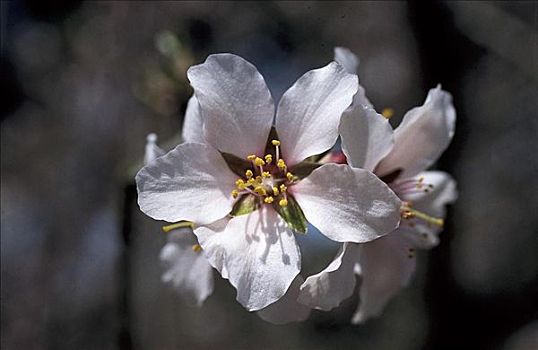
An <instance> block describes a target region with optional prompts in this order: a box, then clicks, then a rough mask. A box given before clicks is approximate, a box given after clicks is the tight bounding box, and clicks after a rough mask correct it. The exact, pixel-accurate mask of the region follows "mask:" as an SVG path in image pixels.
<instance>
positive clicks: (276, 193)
mask: <svg viewBox="0 0 538 350" xmlns="http://www.w3.org/2000/svg"><path fill="white" fill-rule="evenodd" d="M278 193H279V192H278V187H276V186H273V195H274V196H278Z"/></svg>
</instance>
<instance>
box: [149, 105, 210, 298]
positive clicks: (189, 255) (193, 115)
mask: <svg viewBox="0 0 538 350" xmlns="http://www.w3.org/2000/svg"><path fill="white" fill-rule="evenodd" d="M193 101H194V102H196V99H195V98H194V97H193V98H191V100H190V101H189V104H188V105H187V111H186V113H185V121H184V123H183V125H184V126H183V132H182V138H183V140H191V139H196V138H197V137H199V135H200V131H199V130H200V129H199V128H196V127H195V125H196V122H197V119H199V118H198V116H197V109H198V107H197V103H196V104H195V103H192V102H193ZM164 153H165V151H164V150H162V149H161V148H160V147H159V146H157V135H155V134H149V135H148V136H147V143H146V152H145V156H144V163H145V164H148V163H150V162H152V161H153V160H155V159H156V158H158V157H160V156H162V155H163V154H164ZM164 229H165V230H166V231H167V232H169V233H168V236H167V243H166V244H165V245H164V247H163V248H162V249H161V252H160V254H159V258H160V260H161V261H162V263H163V265H164V268H165V270H164V272H163V274H162V276H161V280H162V281H163V282H165V283H168V284H170V285H172V286H173V287H174V290H175V291H176V292H177V293H178V294H179V295H180V296H181V297H182V299H183V300H184V301H185V302H186V303H188V304H190V305H196V306H201V305H202V304H203V302H204V301H205V299H206V298H207V297H208V296H210V295H211V294H212V293H213V272H212V271H213V268H212V267H211V265H210V264H209V263H208V262H207V259H206V258H205V256H204V255H203V254H202V252H201V247H200V245H199V244H198V241H197V240H196V236H195V235H194V233H193V232H192V228H190V227H182V228H174V225H171V226H166V227H164ZM170 231H171V232H170Z"/></svg>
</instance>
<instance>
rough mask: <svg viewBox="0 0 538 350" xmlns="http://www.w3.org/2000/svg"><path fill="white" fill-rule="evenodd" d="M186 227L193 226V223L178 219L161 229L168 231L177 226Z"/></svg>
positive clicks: (177, 227)
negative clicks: (178, 220)
mask: <svg viewBox="0 0 538 350" xmlns="http://www.w3.org/2000/svg"><path fill="white" fill-rule="evenodd" d="M186 227H190V228H194V223H193V222H190V221H180V222H176V223H175V224H170V225H166V226H163V227H162V230H163V231H164V232H166V233H168V232H170V231H172V230H177V229H179V228H186Z"/></svg>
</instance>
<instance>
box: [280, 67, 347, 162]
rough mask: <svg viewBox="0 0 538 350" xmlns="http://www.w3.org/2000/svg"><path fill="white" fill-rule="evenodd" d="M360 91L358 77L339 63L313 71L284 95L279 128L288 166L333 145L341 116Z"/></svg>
mask: <svg viewBox="0 0 538 350" xmlns="http://www.w3.org/2000/svg"><path fill="white" fill-rule="evenodd" d="M356 92H357V76H355V75H351V74H348V73H346V72H345V71H344V68H342V66H340V65H339V64H338V63H336V62H332V63H330V64H328V65H327V66H325V67H323V68H320V69H316V70H311V71H309V72H307V73H305V74H304V75H303V76H302V77H300V78H299V79H298V80H297V82H295V84H294V85H293V86H292V87H291V88H289V89H288V91H286V92H285V93H284V95H283V96H282V99H281V100H280V103H279V105H278V109H277V117H276V131H277V133H278V136H279V138H280V141H281V142H282V145H281V148H282V154H283V156H284V159H285V160H286V163H287V164H288V166H292V165H294V164H297V163H299V162H301V161H302V160H304V159H305V158H307V157H310V156H312V155H316V154H320V153H322V152H324V151H326V150H328V149H329V148H331V147H332V146H333V145H334V143H335V142H336V139H337V138H338V124H339V123H340V117H341V115H342V113H343V112H344V111H345V110H346V108H347V107H349V106H350V105H351V102H352V99H353V95H355V93H356Z"/></svg>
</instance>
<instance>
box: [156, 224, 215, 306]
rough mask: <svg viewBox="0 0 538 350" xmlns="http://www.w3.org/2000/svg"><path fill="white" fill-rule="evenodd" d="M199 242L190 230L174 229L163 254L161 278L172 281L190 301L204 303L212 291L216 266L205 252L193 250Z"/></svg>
mask: <svg viewBox="0 0 538 350" xmlns="http://www.w3.org/2000/svg"><path fill="white" fill-rule="evenodd" d="M197 243H198V241H197V240H196V237H195V236H194V234H193V233H192V230H190V229H182V230H175V231H173V232H171V233H170V234H169V236H168V242H167V243H166V245H165V246H164V247H163V249H161V253H160V259H161V261H162V262H163V264H164V265H165V268H166V270H165V272H164V273H163V275H162V277H161V279H162V281H163V282H165V283H170V284H171V285H172V286H173V287H174V288H175V290H176V291H177V292H178V293H179V295H180V296H181V297H182V298H183V299H184V300H185V301H186V302H187V303H188V304H191V305H197V306H201V305H202V303H203V302H204V300H205V299H206V298H207V297H208V296H210V295H211V294H212V293H213V272H212V271H213V268H212V267H211V265H209V263H208V262H207V259H206V257H205V256H204V254H202V252H200V251H198V252H195V251H194V250H193V248H192V247H193V245H195V244H197Z"/></svg>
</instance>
